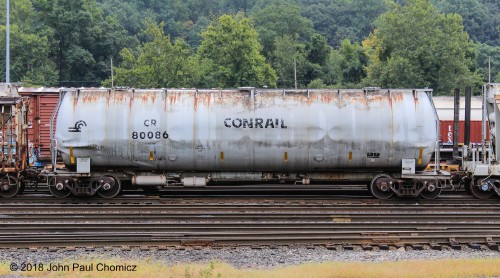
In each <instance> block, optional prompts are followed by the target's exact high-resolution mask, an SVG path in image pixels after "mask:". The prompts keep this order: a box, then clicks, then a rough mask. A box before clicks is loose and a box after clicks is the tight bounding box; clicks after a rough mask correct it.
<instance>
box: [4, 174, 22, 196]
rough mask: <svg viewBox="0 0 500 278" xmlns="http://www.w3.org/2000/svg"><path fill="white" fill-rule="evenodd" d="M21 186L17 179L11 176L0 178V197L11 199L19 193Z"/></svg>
mask: <svg viewBox="0 0 500 278" xmlns="http://www.w3.org/2000/svg"><path fill="white" fill-rule="evenodd" d="M20 188H21V186H20V185H19V183H18V182H17V179H16V178H14V177H11V176H9V175H7V176H4V177H2V178H0V196H2V197H4V198H11V197H14V196H16V194H17V193H19V190H20Z"/></svg>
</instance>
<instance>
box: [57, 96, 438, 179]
mask: <svg viewBox="0 0 500 278" xmlns="http://www.w3.org/2000/svg"><path fill="white" fill-rule="evenodd" d="M60 101H61V102H60V108H59V111H58V115H57V131H56V134H55V139H56V141H57V151H58V152H59V153H60V154H61V156H62V158H63V160H64V163H65V164H66V165H67V166H68V168H70V169H72V167H75V166H76V169H77V170H78V172H94V171H96V172H97V171H100V172H103V171H108V170H115V171H121V172H120V173H121V174H120V175H121V176H120V177H119V178H118V179H122V178H125V179H129V180H131V182H132V184H137V185H148V186H149V185H158V183H161V184H160V185H165V184H169V183H173V182H178V183H184V185H187V184H191V185H204V183H205V182H206V181H225V180H231V181H232V180H242V181H243V180H254V181H256V180H260V181H266V180H273V179H277V180H289V181H297V182H302V183H309V182H310V181H311V180H332V179H342V180H347V179H359V178H362V179H367V178H368V179H371V178H373V177H374V175H373V173H377V172H388V173H395V172H401V163H402V160H403V159H414V160H415V168H416V169H417V170H421V169H423V168H425V167H426V166H427V164H428V163H429V161H430V159H431V156H432V154H433V152H434V151H435V144H436V141H437V140H438V118H437V114H436V110H435V108H434V105H433V103H432V96H431V90H423V89H422V90H402V89H379V88H365V89H359V90H358V89H356V90H347V89H346V90H279V89H254V88H239V89H233V90H195V89H168V90H166V89H163V90H160V89H158V90H137V89H136V90H134V89H124V90H118V89H79V90H78V89H71V90H63V91H62V94H61V100H60ZM89 158H90V159H89ZM78 161H80V162H81V163H82V165H81V167H79V165H76V164H77V163H78ZM78 168H79V169H78Z"/></svg>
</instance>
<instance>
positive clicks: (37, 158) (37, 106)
mask: <svg viewBox="0 0 500 278" xmlns="http://www.w3.org/2000/svg"><path fill="white" fill-rule="evenodd" d="M19 94H20V95H21V96H24V97H29V98H30V111H29V113H28V145H29V151H30V159H29V160H30V164H31V165H33V166H41V165H43V164H44V163H45V162H50V118H51V116H52V113H53V111H54V108H55V107H56V105H57V102H58V100H59V88H44V87H42V88H30V87H20V88H19Z"/></svg>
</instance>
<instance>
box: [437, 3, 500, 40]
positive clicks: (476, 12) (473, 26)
mask: <svg viewBox="0 0 500 278" xmlns="http://www.w3.org/2000/svg"><path fill="white" fill-rule="evenodd" d="M432 2H433V3H434V4H435V5H436V7H437V8H438V9H439V10H440V11H441V12H444V13H457V14H460V15H461V16H462V18H463V21H464V28H465V31H466V32H467V33H468V34H469V36H470V37H471V39H472V40H474V41H476V42H480V43H484V44H489V45H492V46H500V26H499V24H500V3H499V2H498V0H432Z"/></svg>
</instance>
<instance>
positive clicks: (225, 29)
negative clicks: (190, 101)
mask: <svg viewBox="0 0 500 278" xmlns="http://www.w3.org/2000/svg"><path fill="white" fill-rule="evenodd" d="M202 38H203V40H202V42H201V45H200V47H199V48H198V53H197V59H198V61H199V65H200V66H199V68H198V85H200V86H207V87H239V86H263V85H267V86H276V80H277V77H276V72H275V71H274V69H273V68H272V67H271V66H270V65H269V64H268V63H267V62H266V60H265V58H264V56H262V54H261V53H260V51H261V49H262V46H261V44H260V43H259V40H258V38H257V32H256V31H255V29H254V28H253V27H252V25H251V23H250V20H249V19H248V18H247V17H244V15H243V14H242V13H238V14H237V15H234V16H231V15H223V16H221V17H219V18H218V19H217V21H215V22H213V23H212V24H211V25H210V26H209V27H208V29H207V30H206V31H205V32H203V33H202Z"/></svg>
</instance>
